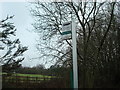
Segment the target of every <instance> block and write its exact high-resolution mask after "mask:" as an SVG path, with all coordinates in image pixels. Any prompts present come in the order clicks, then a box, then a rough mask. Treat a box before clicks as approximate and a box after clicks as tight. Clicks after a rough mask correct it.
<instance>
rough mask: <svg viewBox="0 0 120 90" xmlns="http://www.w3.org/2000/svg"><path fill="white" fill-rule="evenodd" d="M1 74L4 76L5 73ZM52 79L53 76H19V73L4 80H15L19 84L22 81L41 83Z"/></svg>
mask: <svg viewBox="0 0 120 90" xmlns="http://www.w3.org/2000/svg"><path fill="white" fill-rule="evenodd" d="M2 74H6V73H2ZM16 76H20V77H19V78H16ZM52 78H55V76H46V75H40V74H20V73H15V74H12V76H8V77H6V79H8V80H16V79H17V80H18V81H19V82H21V81H24V80H30V81H31V80H32V81H36V80H38V81H43V80H44V79H45V80H47V81H48V80H50V79H52Z"/></svg>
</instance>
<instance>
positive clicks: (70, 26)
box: [62, 21, 78, 89]
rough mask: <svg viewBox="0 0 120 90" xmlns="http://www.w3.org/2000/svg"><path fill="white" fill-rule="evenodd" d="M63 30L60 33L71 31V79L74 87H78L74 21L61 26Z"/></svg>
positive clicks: (65, 33) (64, 33)
mask: <svg viewBox="0 0 120 90" xmlns="http://www.w3.org/2000/svg"><path fill="white" fill-rule="evenodd" d="M62 28H63V29H64V30H63V32H62V35H67V34H70V32H71V31H72V49H73V50H72V55H73V81H74V83H73V84H74V88H76V89H77V88H78V67H77V49H76V48H77V46H76V38H77V36H76V24H75V22H74V21H72V22H66V23H64V24H63V27H62Z"/></svg>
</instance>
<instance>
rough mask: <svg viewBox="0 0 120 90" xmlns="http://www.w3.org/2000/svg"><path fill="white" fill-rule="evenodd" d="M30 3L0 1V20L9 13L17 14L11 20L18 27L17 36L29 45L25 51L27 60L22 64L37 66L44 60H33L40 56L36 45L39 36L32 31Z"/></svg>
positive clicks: (25, 44) (24, 43)
mask: <svg viewBox="0 0 120 90" xmlns="http://www.w3.org/2000/svg"><path fill="white" fill-rule="evenodd" d="M0 1H1V0H0ZM28 5H29V3H28V2H0V13H1V14H0V20H1V19H5V18H6V16H7V15H15V16H14V18H13V19H12V20H11V22H13V23H14V25H15V26H16V28H17V31H16V36H17V37H18V38H19V39H20V41H21V43H22V45H23V46H28V51H26V52H25V53H24V56H25V60H24V61H23V62H22V65H23V66H35V65H36V64H41V63H42V62H41V61H40V60H38V59H33V60H31V58H36V57H39V56H38V53H37V50H36V47H35V46H36V44H37V43H36V40H37V39H38V36H37V34H36V33H34V32H33V31H31V30H32V25H31V23H32V22H33V19H32V17H31V16H30V12H29V10H28V8H29V7H28Z"/></svg>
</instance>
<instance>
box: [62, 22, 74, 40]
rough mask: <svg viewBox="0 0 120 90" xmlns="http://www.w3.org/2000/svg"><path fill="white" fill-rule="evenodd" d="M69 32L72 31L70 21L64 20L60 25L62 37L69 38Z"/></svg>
mask: <svg viewBox="0 0 120 90" xmlns="http://www.w3.org/2000/svg"><path fill="white" fill-rule="evenodd" d="M71 32H72V22H71V21H69V22H65V23H63V25H62V33H61V35H63V39H69V38H71Z"/></svg>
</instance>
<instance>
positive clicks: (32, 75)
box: [13, 73, 53, 78]
mask: <svg viewBox="0 0 120 90" xmlns="http://www.w3.org/2000/svg"><path fill="white" fill-rule="evenodd" d="M13 75H15V76H25V77H27V76H28V77H46V78H52V77H53V76H46V75H40V74H20V73H16V74H13Z"/></svg>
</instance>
